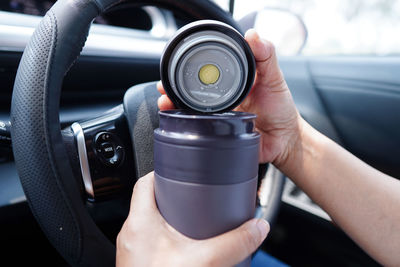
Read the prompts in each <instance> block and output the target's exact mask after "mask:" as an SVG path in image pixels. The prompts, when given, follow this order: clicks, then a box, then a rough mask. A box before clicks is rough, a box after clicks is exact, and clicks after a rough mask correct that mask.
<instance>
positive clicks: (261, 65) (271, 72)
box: [245, 29, 284, 88]
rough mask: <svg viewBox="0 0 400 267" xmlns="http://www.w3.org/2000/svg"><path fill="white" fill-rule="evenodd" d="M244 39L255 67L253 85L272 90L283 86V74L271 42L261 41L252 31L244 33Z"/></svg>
mask: <svg viewBox="0 0 400 267" xmlns="http://www.w3.org/2000/svg"><path fill="white" fill-rule="evenodd" d="M245 38H246V41H247V43H248V44H249V46H250V48H251V50H252V52H253V54H254V58H255V60H256V65H257V72H256V73H257V78H256V81H255V85H261V86H263V87H266V88H274V87H276V86H280V85H282V84H283V81H284V78H283V74H282V72H281V70H280V68H279V64H278V59H277V57H276V53H275V47H274V45H273V44H272V43H271V42H268V41H266V40H262V39H261V38H260V36H259V35H258V34H257V32H256V31H255V30H254V29H250V30H248V31H247V32H246V34H245Z"/></svg>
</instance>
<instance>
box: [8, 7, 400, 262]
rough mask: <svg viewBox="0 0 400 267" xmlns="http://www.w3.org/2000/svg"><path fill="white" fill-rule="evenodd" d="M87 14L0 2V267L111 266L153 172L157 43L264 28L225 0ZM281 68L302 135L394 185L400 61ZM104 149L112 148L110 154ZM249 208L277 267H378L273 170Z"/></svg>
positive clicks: (300, 62) (326, 59)
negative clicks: (210, 27)
mask: <svg viewBox="0 0 400 267" xmlns="http://www.w3.org/2000/svg"><path fill="white" fill-rule="evenodd" d="M95 2H97V1H94V0H93V1H83V0H59V1H57V2H56V1H53V0H5V1H1V3H0V93H1V97H0V103H1V106H0V235H1V255H2V257H1V260H2V263H1V264H0V265H12V266H20V265H27V264H29V265H36V264H37V265H41V266H47V265H49V266H69V264H71V262H74V261H73V260H71V259H76V258H80V259H82V258H84V260H83V262H81V263H80V264H82V265H107V264H109V263H111V262H115V241H116V236H117V234H118V232H119V230H120V229H121V226H122V224H123V222H124V220H125V219H126V216H127V214H128V211H129V200H130V196H131V192H132V188H133V186H134V184H135V182H136V180H137V179H138V178H139V177H141V176H143V175H145V174H146V173H148V172H149V171H151V170H153V147H152V144H153V143H152V142H153V140H152V134H153V130H154V129H155V128H157V127H158V119H157V111H158V110H157V98H158V97H159V93H158V92H157V90H156V85H155V84H156V82H157V81H159V80H160V58H161V55H162V53H163V49H164V47H165V45H166V43H167V42H168V40H169V39H170V38H171V37H172V36H173V34H174V33H175V32H176V31H177V30H178V29H179V28H181V27H182V26H184V25H186V24H188V23H190V22H193V21H196V20H200V19H214V20H219V21H222V22H225V23H227V24H229V25H231V26H233V27H234V28H236V29H237V30H238V31H239V32H241V33H242V34H244V32H245V31H246V30H247V29H249V28H252V27H254V23H255V22H254V21H255V20H256V19H257V16H261V15H263V14H262V13H260V12H258V13H257V11H256V10H254V12H252V13H249V14H248V15H247V16H244V17H243V18H242V19H235V18H234V17H232V14H231V13H232V12H234V9H233V7H234V3H235V1H233V0H231V1H229V2H227V4H226V7H225V6H223V5H222V4H220V3H219V2H223V1H218V3H216V2H212V1H208V0H207V1H206V0H204V1H198V0H188V1H174V0H162V1H151V0H147V1H121V2H120V3H118V4H116V5H113V4H114V2H117V1H111V0H107V1H106V0H104V1H98V2H99V3H102V4H101V5H103V6H102V8H103V9H102V10H100V11H99V10H95V9H94V8H92V5H94V3H95ZM237 2H239V0H237ZM264 2H265V3H266V4H267V3H268V1H264ZM50 8H52V9H51V10H53V12H48V11H49V10H50ZM69 11H70V12H69ZM96 12H97V13H96ZM98 13H99V15H97V14H98ZM264 15H268V13H265V14H264ZM76 18H79V19H76ZM92 20H93V21H92ZM54 25H57V27H58V28H57V29H56V30H57V31H58V33H59V35H58V36H57V38H55V37H54V32H53V35H52V34H51V33H50V32H52V31H54ZM90 25H91V26H90ZM306 26H307V25H306ZM88 27H90V29H89V28H88ZM35 29H37V30H36V32H35ZM34 32H35V33H34ZM86 34H88V37H87V39H86ZM305 35H307V33H305ZM32 36H34V37H33V38H32V39H31V37H32ZM393 38H395V37H394V36H393ZM55 44H57V45H58V46H57V49H54V46H55ZM306 44H307V41H306V40H305V41H304V43H302V42H301V45H300V46H301V47H303V46H304V45H306ZM82 46H83V48H82ZM25 48H27V49H26V50H25ZM81 48H82V51H81ZM52 49H54V50H52ZM299 49H302V48H299ZM24 50H25V54H24V58H22V54H23V52H24ZM79 54H80V55H79ZM78 56H79V57H78ZM21 59H22V60H21ZM75 59H76V60H75ZM53 61H54V62H56V63H54V64H52V62H53ZM279 64H280V67H281V69H282V71H283V74H284V76H285V79H286V81H287V83H288V86H289V88H290V90H291V93H292V95H293V97H294V100H295V103H296V106H297V108H298V109H299V111H300V113H301V115H302V116H303V117H304V118H305V120H306V121H307V122H309V123H310V124H311V125H312V126H313V127H315V128H316V129H317V130H318V131H320V132H322V133H323V134H325V135H326V136H328V137H329V138H331V139H332V140H334V141H335V142H337V143H338V144H340V145H341V146H343V147H344V148H346V149H347V150H348V151H350V152H351V153H353V154H354V155H356V156H357V157H359V158H360V159H362V160H363V161H365V162H366V163H368V164H370V165H371V166H373V167H375V168H377V169H379V170H381V171H383V172H385V173H387V174H389V175H391V176H393V177H400V157H399V156H398V155H399V153H400V138H399V136H400V123H399V122H400V115H399V114H400V75H399V74H400V57H399V56H398V55H396V54H393V55H391V54H390V55H385V56H375V55H351V56H342V55H304V54H302V53H300V52H298V53H295V54H292V55H284V56H279ZM17 72H18V74H17ZM64 73H65V77H64ZM50 89H51V90H50ZM58 102H59V104H58ZM11 106H12V107H11ZM10 110H11V111H10ZM43 114H44V115H43ZM50 125H52V126H50ZM58 125H59V126H58ZM49 126H50V127H49ZM11 133H12V135H11ZM104 142H107V143H111V144H112V145H113V147H114V148H115V152H113V153H112V155H107V154H106V152H105V151H104V150H103V149H102V147H103V146H104ZM16 164H17V165H18V171H17V166H16ZM40 177H43V178H40ZM36 178H37V179H36ZM39 178H40V179H39ZM26 196H28V199H29V203H28V201H27V197H26ZM257 205H258V206H257V213H259V214H262V216H263V217H265V218H267V219H268V220H269V221H270V223H271V232H270V234H269V235H268V238H267V239H266V241H265V242H264V243H263V244H262V246H261V247H260V248H259V249H260V250H263V251H265V252H267V253H268V254H270V255H271V256H273V257H275V258H277V259H279V260H280V261H282V262H284V263H286V264H288V265H293V266H379V264H378V263H377V262H376V261H374V260H373V259H372V258H371V257H370V256H368V255H367V254H366V253H365V252H363V251H362V250H361V249H360V248H359V247H358V246H357V244H356V243H355V242H353V241H352V240H351V239H350V238H349V237H348V236H347V235H346V234H345V233H344V232H343V231H342V230H341V229H340V228H338V227H337V226H336V225H335V222H334V221H332V219H331V218H330V217H329V215H328V214H327V213H325V212H324V211H323V210H322V209H321V208H320V207H319V206H318V205H317V204H316V203H314V202H313V201H312V200H311V199H310V198H309V197H308V196H307V195H306V194H305V193H304V192H302V191H301V189H300V188H298V187H297V186H296V185H295V184H294V183H293V182H291V181H290V179H289V178H287V177H285V176H284V175H283V174H282V173H281V172H279V170H277V169H276V168H275V167H274V166H272V164H261V165H260V167H259V190H258V199H257ZM362 223H363V222H360V224H362ZM94 240H95V241H94ZM95 243H96V244H102V245H101V246H98V247H96V245H94V244H95ZM78 247H79V249H78ZM77 251H80V252H77ZM76 253H81V254H80V255H79V256H77V255H76ZM66 258H67V260H66Z"/></svg>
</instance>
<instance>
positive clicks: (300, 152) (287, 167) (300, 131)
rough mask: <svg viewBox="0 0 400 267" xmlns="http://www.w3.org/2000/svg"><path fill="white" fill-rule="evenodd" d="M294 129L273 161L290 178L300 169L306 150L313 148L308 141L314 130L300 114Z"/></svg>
mask: <svg viewBox="0 0 400 267" xmlns="http://www.w3.org/2000/svg"><path fill="white" fill-rule="evenodd" d="M294 129H295V130H294V132H293V134H292V135H291V137H290V140H289V141H288V143H287V146H286V147H285V149H284V150H283V153H282V155H281V157H279V158H278V159H277V160H275V161H274V162H273V164H274V165H275V167H277V168H278V169H279V170H280V171H281V172H283V173H284V174H285V175H286V176H288V177H291V178H292V177H293V176H295V174H296V173H298V172H299V171H300V168H301V166H302V165H303V160H304V157H305V153H307V152H306V151H309V150H310V149H311V150H312V149H313V146H314V145H313V144H312V142H310V141H312V139H313V138H312V137H311V136H312V135H313V131H316V130H315V129H314V128H312V126H310V125H309V124H308V123H307V122H306V121H305V120H304V119H303V118H302V117H301V116H300V115H298V118H297V120H296V125H295V127H294Z"/></svg>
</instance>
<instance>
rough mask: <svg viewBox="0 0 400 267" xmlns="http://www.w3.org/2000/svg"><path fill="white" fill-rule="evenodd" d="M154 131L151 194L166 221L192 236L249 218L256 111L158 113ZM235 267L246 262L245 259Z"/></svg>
mask: <svg viewBox="0 0 400 267" xmlns="http://www.w3.org/2000/svg"><path fill="white" fill-rule="evenodd" d="M159 117H160V124H159V128H158V129H156V130H155V131H154V170H155V197H156V201H157V205H158V208H159V210H160V212H161V214H162V216H163V217H164V218H165V219H166V221H167V222H168V223H169V224H170V225H171V226H172V227H174V228H175V229H176V230H178V231H179V232H181V233H182V234H184V235H186V236H188V237H191V238H194V239H206V238H210V237H213V236H216V235H219V234H222V233H224V232H227V231H229V230H232V229H234V228H236V227H238V226H240V225H241V224H242V223H244V222H246V221H247V220H249V219H251V218H252V217H253V216H254V212H255V205H256V191H257V178H258V177H257V176H258V153H259V139H260V136H259V134H258V133H257V132H255V131H254V120H255V117H256V116H255V115H253V114H250V113H243V112H225V113H217V114H198V113H194V112H191V111H183V110H169V111H160V112H159ZM237 266H250V258H248V259H246V260H245V261H244V262H242V263H240V264H239V265H237Z"/></svg>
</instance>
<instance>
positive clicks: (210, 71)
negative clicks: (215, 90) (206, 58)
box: [199, 64, 219, 85]
mask: <svg viewBox="0 0 400 267" xmlns="http://www.w3.org/2000/svg"><path fill="white" fill-rule="evenodd" d="M199 79H200V81H201V82H202V83H204V84H205V85H209V84H213V83H216V82H217V81H218V79H219V70H218V68H217V67H216V66H215V65H213V64H207V65H204V66H203V67H201V69H200V71H199Z"/></svg>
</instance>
